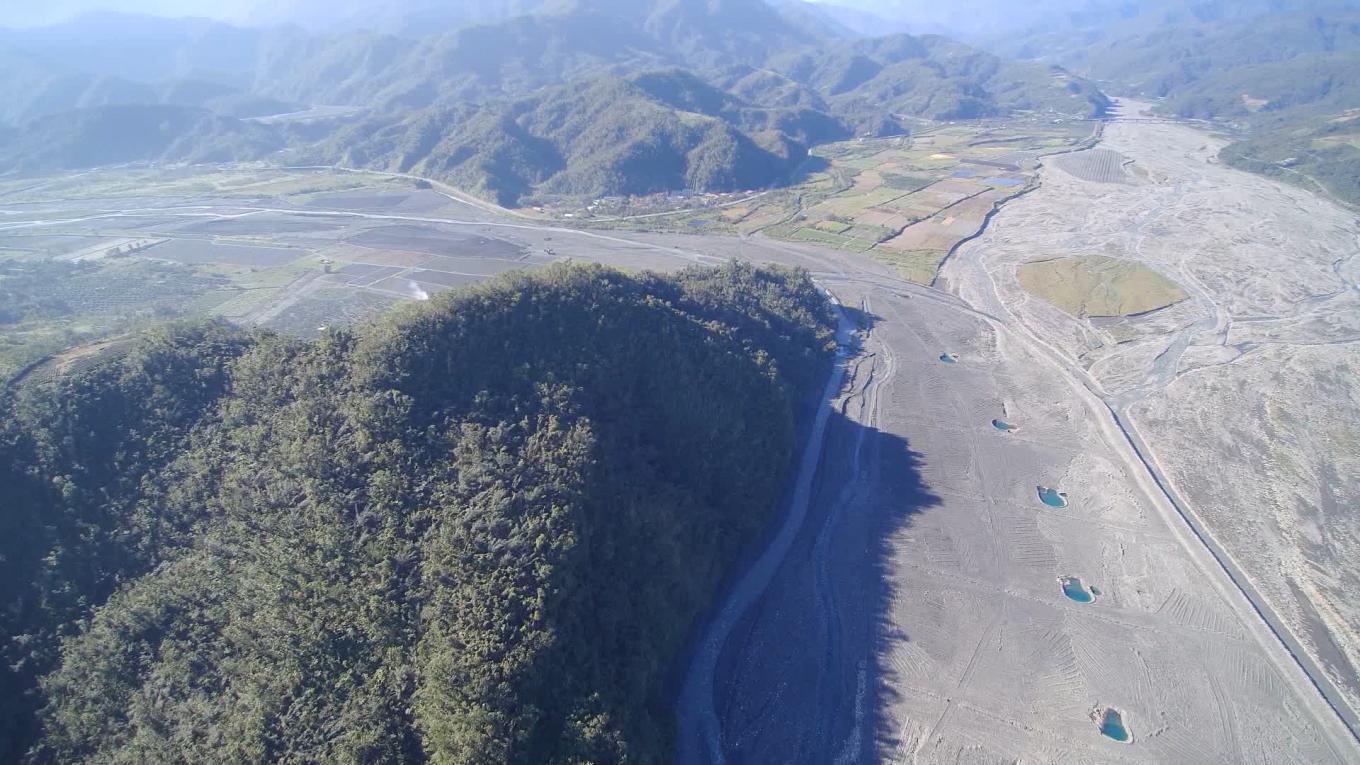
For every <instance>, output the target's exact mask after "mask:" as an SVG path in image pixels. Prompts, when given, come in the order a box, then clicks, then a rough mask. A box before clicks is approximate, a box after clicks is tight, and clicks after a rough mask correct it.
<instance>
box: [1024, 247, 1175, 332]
mask: <svg viewBox="0 0 1360 765" xmlns="http://www.w3.org/2000/svg"><path fill="white" fill-rule="evenodd" d="M1015 277H1016V280H1017V281H1018V282H1019V284H1020V286H1021V287H1022V288H1024V290H1025V291H1026V292H1028V293H1030V294H1031V295H1034V296H1035V297H1038V298H1040V299H1042V300H1045V301H1047V302H1049V303H1051V304H1053V305H1054V306H1056V307H1057V308H1059V309H1061V310H1062V311H1063V312H1064V313H1067V314H1070V315H1072V316H1103V317H1109V316H1137V315H1140V314H1145V313H1149V312H1151V311H1156V310H1158V309H1161V308H1166V307H1167V306H1169V305H1172V304H1174V303H1178V302H1180V301H1182V300H1184V299H1185V298H1186V294H1185V290H1183V289H1181V288H1180V286H1179V285H1177V284H1176V283H1175V282H1173V281H1171V280H1170V279H1168V278H1166V277H1165V276H1162V275H1161V274H1159V273H1157V272H1156V271H1154V270H1152V269H1151V268H1148V267H1147V266H1145V265H1143V264H1142V263H1139V262H1138V261H1136V260H1123V259H1118V258H1107V257H1103V256H1100V255H1086V256H1081V257H1069V258H1049V259H1047V260H1032V261H1030V262H1028V263H1022V264H1021V265H1020V266H1019V267H1018V268H1017V269H1016V274H1015Z"/></svg>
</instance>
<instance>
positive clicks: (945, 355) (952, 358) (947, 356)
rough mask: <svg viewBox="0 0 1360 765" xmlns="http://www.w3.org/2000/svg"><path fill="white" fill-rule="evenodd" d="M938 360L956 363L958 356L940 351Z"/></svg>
mask: <svg viewBox="0 0 1360 765" xmlns="http://www.w3.org/2000/svg"><path fill="white" fill-rule="evenodd" d="M940 361H943V362H944V363H946V364H957V363H959V357H958V356H957V355H955V354H953V353H941V354H940Z"/></svg>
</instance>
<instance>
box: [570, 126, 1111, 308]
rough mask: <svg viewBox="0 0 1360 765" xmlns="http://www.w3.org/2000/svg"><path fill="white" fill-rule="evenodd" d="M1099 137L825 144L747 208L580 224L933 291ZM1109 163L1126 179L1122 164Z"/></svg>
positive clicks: (963, 131) (1048, 133)
mask: <svg viewBox="0 0 1360 765" xmlns="http://www.w3.org/2000/svg"><path fill="white" fill-rule="evenodd" d="M1090 138H1091V134H1090V128H1089V126H1087V125H1086V124H1085V123H1074V124H1042V125H1038V124H1030V123H1019V124H1014V123H1013V124H966V125H941V126H937V127H933V128H929V129H927V130H923V131H921V132H919V133H916V134H914V135H912V136H909V137H897V138H885V139H861V140H855V141H845V142H842V143H834V144H827V145H825V146H821V147H818V148H817V149H815V150H814V152H813V153H814V160H815V161H814V163H810V165H815V164H816V163H821V169H820V170H818V171H816V172H814V173H812V174H811V175H809V176H808V178H807V179H806V180H805V181H804V182H802V183H800V184H797V185H795V186H792V187H790V188H787V189H780V190H776V191H770V192H766V193H764V194H761V195H757V196H752V197H751V198H749V199H747V200H742V201H740V203H739V204H735V205H724V206H722V207H716V208H703V207H701V208H700V209H688V210H682V211H677V212H675V213H673V214H655V213H653V214H648V215H646V216H637V217H634V218H627V217H623V218H618V217H615V218H600V219H592V218H591V216H590V214H589V211H588V210H587V211H584V212H574V213H572V221H573V222H574V223H576V224H586V225H592V226H596V225H603V226H607V227H610V228H627V229H635V228H644V229H647V230H658V229H660V230H670V231H675V232H684V233H729V234H743V235H753V234H759V235H762V236H768V237H772V238H775V239H783V240H785V241H790V242H801V243H809V244H817V245H821V246H824V247H834V248H836V249H839V250H845V251H848V252H855V253H864V254H867V255H869V256H870V257H872V258H874V259H876V260H878V261H880V262H882V263H885V264H887V265H890V266H892V267H894V268H895V269H896V270H897V271H898V273H899V274H900V275H901V276H902V277H903V278H905V279H909V280H911V281H913V282H917V283H921V284H928V283H930V282H932V281H933V280H934V279H935V274H936V272H937V271H938V270H939V266H940V264H941V263H942V262H943V261H944V260H945V258H947V257H948V255H949V253H950V252H951V251H952V250H953V249H954V248H955V247H957V246H958V245H959V243H960V242H963V241H966V240H967V239H969V238H971V237H973V236H975V235H976V234H977V233H978V231H979V230H981V228H982V226H983V224H984V223H985V222H986V218H987V216H988V214H990V213H991V211H992V210H993V209H994V207H995V206H996V204H997V203H999V202H1003V201H1005V200H1006V199H1009V198H1011V197H1013V196H1015V195H1017V194H1020V193H1022V192H1024V191H1025V190H1026V189H1028V188H1030V187H1031V185H1032V184H1033V182H1034V179H1035V175H1036V172H1037V170H1038V165H1039V162H1038V160H1039V158H1040V157H1042V156H1044V155H1046V154H1051V153H1053V152H1055V151H1066V150H1071V149H1072V148H1074V147H1078V146H1081V145H1083V143H1084V142H1086V141H1088V140H1089V139H1090ZM1086 153H1088V152H1083V153H1082V154H1086ZM1083 161H1090V160H1083ZM1100 161H1102V162H1105V161H1107V160H1104V159H1102V160H1100ZM1108 162H1109V163H1110V164H1111V166H1112V167H1113V169H1114V170H1117V171H1119V172H1121V173H1122V172H1123V170H1122V167H1121V166H1120V164H1119V162H1118V161H1115V160H1108ZM1107 172H1112V171H1107Z"/></svg>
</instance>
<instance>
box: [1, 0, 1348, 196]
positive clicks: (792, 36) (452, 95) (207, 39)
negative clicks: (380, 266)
mask: <svg viewBox="0 0 1360 765" xmlns="http://www.w3.org/2000/svg"><path fill="white" fill-rule="evenodd" d="M57 7H64V8H66V9H67V10H74V9H76V8H77V7H78V6H75V5H67V6H57ZM123 7H129V8H139V7H145V8H148V9H149V10H156V11H159V12H168V11H167V8H166V7H165V6H158V7H150V6H145V5H141V6H139V5H137V4H136V3H135V2H129V3H125V4H124V6H123ZM1358 8H1360V4H1357V3H1356V2H1354V1H1353V0H1350V1H1346V0H1302V1H1301V2H1290V3H1281V2H1277V1H1276V0H1247V1H1246V2H1226V0H1208V1H1207V2H1196V3H1187V2H1184V1H1183V0H1141V1H1137V2H1116V0H1055V1H1054V2H1046V3H1037V4H1030V5H1026V6H1023V7H1016V6H1014V5H1013V4H1011V3H1003V2H998V1H997V0H969V1H968V2H962V3H952V4H947V5H941V4H932V3H924V2H919V1H918V0H897V1H894V0H833V1H832V2H818V3H807V2H801V0H774V2H771V3H768V4H767V3H766V2H762V0H713V1H712V2H709V1H708V0H649V1H645V2H634V1H632V0H477V1H476V2H462V3H452V4H450V3H442V2H437V1H436V0H406V1H405V2H399V3H358V2H344V1H342V2H339V3H320V2H317V0H293V1H292V2H288V3H271V4H261V5H250V6H247V5H246V4H237V5H232V4H228V5H225V6H221V7H215V8H214V9H211V10H212V12H213V13H215V14H217V15H219V16H224V17H230V18H233V19H237V20H242V21H243V25H234V24H228V23H223V22H221V21H214V20H208V19H202V18H162V17H153V16H147V15H127V14H113V13H108V12H98V13H91V14H86V15H81V16H78V17H76V18H73V19H71V20H68V21H65V22H63V23H60V24H56V25H51V26H46V27H38V28H24V29H11V30H0V64H3V65H4V67H5V70H6V71H7V72H9V73H10V74H11V76H10V77H8V78H6V79H5V81H4V82H3V83H0V126H3V127H2V128H0V129H3V134H4V135H6V136H7V137H6V138H5V140H4V141H3V142H0V172H3V171H9V172H22V173H36V172H45V171H52V170H63V169H73V168H82V167H88V166H92V165H102V164H116V163H125V162H203V161H230V160H243V159H268V160H271V161H284V162H305V163H311V164H332V163H334V164H343V165H349V166H355V167H364V168H370V169H378V170H385V171H394V172H403V173H418V174H422V175H428V176H431V177H434V178H438V179H441V180H446V181H449V182H451V183H454V184H457V185H459V186H462V187H465V188H467V189H468V190H469V191H472V192H474V193H478V194H482V195H484V196H486V197H488V198H490V199H493V200H495V201H497V202H499V203H501V204H506V205H519V204H526V203H529V202H532V201H533V200H535V199H540V198H551V197H553V196H555V195H583V196H602V195H620V194H647V193H653V192H659V191H669V190H678V189H686V188H692V189H698V190H712V191H728V190H737V189H747V188H757V187H765V186H770V185H773V184H778V183H780V182H782V181H783V180H785V179H787V178H788V177H790V174H791V173H792V172H793V170H794V169H795V168H797V167H798V166H799V165H800V164H801V163H802V162H803V160H804V159H805V158H806V156H807V150H808V148H809V147H810V146H812V145H815V144H817V143H819V142H824V141H829V140H837V139H843V138H847V137H850V136H854V135H893V134H899V133H903V132H905V131H906V130H907V123H908V122H909V121H910V120H911V119H915V118H924V119H930V120H951V119H973V118H980V117H998V116H1005V115H1012V114H1016V113H1038V114H1051V115H1053V116H1055V117H1073V116H1089V115H1091V114H1097V113H1099V112H1100V111H1102V110H1103V108H1104V107H1105V105H1106V100H1105V96H1104V95H1103V94H1102V93H1101V92H1100V89H1099V88H1097V87H1096V85H1093V84H1092V81H1094V82H1098V83H1099V84H1100V88H1103V89H1104V90H1106V91H1108V92H1110V93H1112V94H1118V95H1125V94H1127V95H1134V96H1140V97H1148V98H1164V99H1165V101H1164V102H1163V103H1162V104H1161V105H1160V106H1159V108H1160V109H1161V110H1163V111H1164V112H1166V113H1168V114H1173V115H1176V116H1181V117H1193V118H1200V119H1214V120H1224V121H1229V122H1231V123H1233V124H1234V125H1236V127H1237V128H1238V129H1240V130H1242V131H1244V132H1243V137H1251V138H1253V139H1256V140H1259V139H1261V138H1262V137H1266V138H1267V140H1268V141H1269V142H1271V143H1272V146H1275V149H1276V150H1275V152H1274V153H1277V154H1280V155H1281V156H1280V157H1277V159H1291V158H1295V157H1294V156H1293V155H1295V154H1298V153H1299V152H1297V151H1293V150H1288V149H1284V148H1280V147H1279V146H1278V145H1282V144H1284V143H1289V142H1294V143H1297V141H1298V140H1302V139H1300V138H1299V137H1298V136H1295V137H1293V138H1291V137H1289V136H1286V135H1285V132H1287V130H1304V131H1305V133H1307V134H1308V135H1311V132H1309V131H1313V132H1315V131H1316V130H1318V129H1321V128H1320V127H1318V125H1314V124H1313V123H1314V122H1316V121H1317V120H1320V119H1324V118H1330V117H1333V116H1336V115H1337V114H1338V113H1339V112H1341V111H1343V110H1344V109H1345V108H1349V107H1348V105H1350V104H1354V103H1357V102H1358V101H1357V95H1360V84H1357V82H1356V77H1355V75H1354V72H1356V71H1360V45H1357V43H1358V42H1360V34H1357V31H1356V30H1357V29H1360V10H1358ZM28 15H29V16H32V14H31V13H30V14H28ZM0 18H8V19H9V20H10V21H19V22H22V21H23V19H24V18H25V16H24V15H21V14H18V13H16V12H9V15H8V16H5V17H0ZM904 30H909V31H911V32H916V33H927V34H923V35H921V36H913V35H909V34H901V32H903V31H904ZM935 32H944V33H947V34H949V35H952V36H955V37H957V38H961V39H964V40H967V41H968V42H967V43H965V42H957V41H955V40H953V39H949V38H946V37H943V36H938V35H935V34H931V33H935ZM888 33H890V34H888ZM882 34H888V36H886V37H878V36H875V35H882ZM988 50H991V51H995V54H994V53H990V52H987V51H988ZM1055 67H1058V68H1055ZM1068 72H1070V73H1071V74H1074V75H1076V76H1067V75H1066V73H1068ZM1082 77H1088V78H1090V81H1088V80H1086V79H1082ZM616 103H617V104H622V105H626V106H624V107H622V108H610V105H611V104H616ZM112 106H121V107H133V106H135V107H138V108H121V109H109V108H107V107H112ZM151 106H155V107H157V110H155V111H151V110H148V109H147V107H151ZM316 106H327V107H337V106H339V107H346V108H345V109H344V110H341V111H340V114H341V115H342V116H337V115H336V114H334V113H328V115H327V116H326V118H325V119H321V118H317V119H309V120H306V121H293V120H279V121H270V122H269V124H264V123H260V122H258V121H254V120H255V118H260V117H265V116H269V115H278V114H283V113H288V112H302V111H305V110H307V109H309V108H311V107H316ZM73 110H87V111H81V112H77V113H73V114H71V115H69V116H60V117H59V116H55V115H62V114H63V113H65V112H69V111H73ZM88 110H93V111H88ZM568 114H569V118H568ZM1328 129H1329V130H1334V129H1333V128H1328ZM94 131H98V135H100V136H108V137H111V140H109V141H107V142H101V141H96V140H94V138H95V135H96V134H95V132H94ZM133 133H135V134H136V135H135V136H131V135H130V134H133ZM1272 135H1273V136H1274V137H1273V138H1272V137H1270V136H1272ZM1305 137H1306V136H1305ZM1312 141H1313V138H1307V140H1305V141H1304V143H1309V142H1312ZM105 143H107V145H108V147H109V148H108V151H103V150H101V149H99V148H98V147H100V146H102V145H105ZM1340 143H1341V144H1342V146H1341V147H1340V148H1337V149H1336V152H1340V153H1342V154H1346V155H1347V156H1338V157H1331V158H1330V159H1328V160H1327V162H1317V163H1314V164H1317V165H1319V166H1321V165H1326V164H1332V165H1335V164H1337V163H1338V162H1339V163H1341V164H1343V165H1344V164H1345V163H1346V162H1348V161H1349V151H1350V150H1351V149H1353V148H1354V147H1351V146H1349V145H1347V142H1345V141H1341V142H1340ZM90 145H93V146H94V147H95V149H93V150H92V149H91V148H90ZM1291 145H1292V144H1291ZM1310 145H1311V144H1310ZM1328 150H1329V151H1330V148H1328ZM1334 153H1335V152H1334ZM1329 156H1330V155H1329ZM1244 166H1248V165H1244ZM1253 167H1254V169H1260V168H1259V167H1256V166H1253Z"/></svg>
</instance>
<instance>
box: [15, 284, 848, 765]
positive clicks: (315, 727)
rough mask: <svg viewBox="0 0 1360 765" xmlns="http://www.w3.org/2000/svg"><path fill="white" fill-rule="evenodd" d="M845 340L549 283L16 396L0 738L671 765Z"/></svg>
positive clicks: (802, 325) (773, 319)
mask: <svg viewBox="0 0 1360 765" xmlns="http://www.w3.org/2000/svg"><path fill="white" fill-rule="evenodd" d="M830 332H831V317H830V316H829V313H828V307H827V305H826V303H825V301H824V299H823V298H822V296H821V295H820V294H819V293H818V291H817V290H816V289H815V287H814V285H813V284H812V283H811V281H810V280H809V279H808V278H807V277H806V275H802V274H797V273H792V272H783V271H761V270H755V269H752V268H750V267H743V266H735V265H734V266H729V267H726V268H724V269H722V270H718V271H709V270H696V271H689V272H684V273H681V274H678V275H676V276H672V277H660V276H652V275H640V276H637V277H628V276H624V275H622V274H620V273H617V272H613V271H609V270H606V269H602V268H598V267H570V266H563V267H557V268H554V269H551V270H549V271H547V272H545V273H543V274H540V275H538V276H527V275H517V276H511V277H507V278H504V279H502V280H501V281H499V282H496V283H492V284H489V285H486V286H482V287H479V288H476V289H472V290H468V291H464V292H460V293H457V294H453V295H451V296H446V297H441V298H437V299H435V300H433V301H431V302H430V303H428V304H423V305H421V306H419V307H416V308H413V309H411V310H409V311H407V312H406V313H404V314H402V315H399V316H398V317H395V318H393V319H391V320H389V321H386V322H384V323H382V324H379V325H376V326H372V327H369V328H367V329H363V330H360V331H358V332H356V333H353V334H350V333H332V334H329V335H327V336H326V337H324V338H322V339H321V340H318V341H316V342H314V343H310V344H302V343H296V342H291V341H286V340H283V339H279V338H275V337H267V336H262V337H240V336H235V335H231V334H230V333H226V334H223V332H222V331H219V330H208V331H206V332H204V331H198V330H194V331H188V332H185V331H181V332H179V333H176V334H172V335H169V336H162V337H158V338H152V339H150V340H147V341H143V342H142V343H141V344H139V345H138V346H137V349H136V350H134V351H132V352H131V353H130V354H129V355H126V356H124V357H121V358H117V359H112V360H108V361H105V362H102V363H99V364H96V365H94V366H93V367H92V368H90V369H87V370H85V371H83V372H78V373H76V376H75V377H63V376H58V377H57V378H55V379H54V380H52V381H49V382H38V381H35V382H32V383H26V384H25V386H24V387H23V389H22V390H21V392H20V393H19V394H18V397H17V400H16V401H11V402H6V415H7V416H6V417H4V418H3V419H0V422H2V423H4V424H3V426H2V427H0V436H3V437H0V451H3V452H4V456H5V457H6V459H5V460H4V461H3V463H0V469H4V470H8V471H10V473H11V475H9V476H7V477H8V478H10V479H12V480H14V481H15V483H12V484H9V485H11V486H15V487H18V491H16V492H15V493H13V494H10V495H7V496H8V497H9V498H10V499H9V505H8V506H7V508H6V512H5V513H4V514H3V515H0V518H3V522H4V523H5V524H7V527H6V531H8V532H10V533H7V534H6V535H4V536H3V537H0V553H2V554H0V565H3V566H4V567H5V568H4V570H3V573H4V574H6V580H7V581H8V582H10V583H11V585H12V586H11V588H9V589H8V590H7V592H9V593H11V594H10V595H7V596H6V598H7V602H6V603H5V604H4V605H5V607H4V608H3V609H0V619H2V620H4V621H3V622H0V627H3V629H0V634H3V635H5V636H6V637H7V641H6V645H5V646H4V650H5V652H6V658H7V659H8V661H7V662H6V663H5V666H6V667H18V668H20V669H21V672H19V673H17V674H10V675H6V676H5V679H6V683H7V686H8V687H7V690H9V691H10V693H8V694H6V695H5V696H4V701H3V703H4V704H6V708H5V709H4V712H5V719H7V720H9V721H10V724H11V725H12V726H14V727H12V728H11V731H15V730H16V729H17V730H18V731H19V732H22V733H27V734H31V733H32V732H33V728H32V718H31V716H30V715H31V714H32V710H33V709H35V708H36V707H37V706H39V705H40V704H42V703H46V704H47V708H46V712H45V713H44V715H43V718H42V719H43V722H44V724H45V735H44V736H43V737H42V738H41V740H40V741H39V742H38V743H39V746H38V749H37V750H36V751H37V752H38V756H37V757H36V758H35V760H36V761H60V762H129V763H131V762H205V761H226V760H246V761H263V762H276V761H310V762H369V763H383V762H390V763H412V762H441V763H523V762H578V761H592V762H603V761H609V762H620V761H626V762H660V761H664V760H665V759H666V758H667V757H668V756H669V755H670V751H671V749H670V746H671V738H672V733H671V711H670V700H669V696H668V691H667V686H666V677H667V672H668V670H669V669H670V667H671V663H672V661H673V660H674V659H675V658H676V656H677V653H678V651H679V650H680V649H681V647H682V645H683V643H684V641H685V640H686V638H687V636H688V634H689V632H690V630H691V629H692V626H693V622H694V620H695V619H696V617H697V616H698V615H699V614H700V611H701V610H702V609H703V608H704V607H705V604H706V603H708V602H710V598H711V597H712V595H713V591H714V589H715V588H716V586H717V583H718V581H719V579H720V577H722V576H723V574H724V572H725V571H726V570H727V568H728V566H730V565H731V563H732V561H733V560H734V559H735V557H736V556H737V554H738V553H739V552H740V551H741V549H742V547H743V546H744V545H745V544H747V543H748V542H750V541H752V540H753V539H754V537H755V536H756V535H757V534H758V533H759V532H760V530H761V529H762V527H763V526H764V524H765V523H766V521H767V520H768V519H769V517H770V513H771V512H772V511H773V509H774V507H775V505H776V503H777V502H778V500H779V497H780V494H781V492H782V489H783V486H784V482H785V480H786V476H787V474H788V471H789V469H790V468H791V466H792V454H793V448H794V427H793V416H794V414H793V412H794V406H795V402H797V401H799V400H801V399H803V398H804V397H805V396H807V395H808V394H809V393H810V392H812V391H814V390H815V389H817V387H818V385H817V381H818V380H819V379H820V378H821V376H822V374H823V373H824V371H825V364H826V363H827V361H828V344H829V342H830ZM75 433H79V434H82V435H81V438H80V439H78V440H77V441H74V442H73V441H72V440H71V438H70V436H71V434H75ZM13 585H17V586H13ZM58 642H59V643H60V651H59V652H58V651H57V645H58ZM38 675H45V677H44V679H43V680H42V683H41V686H40V694H41V695H39V696H36V697H34V696H28V697H26V696H25V695H23V694H24V692H25V691H28V692H30V693H31V692H33V690H34V689H33V688H32V686H31V685H28V686H26V683H31V681H32V678H33V677H34V676H38ZM25 722H27V724H25ZM7 740H8V741H18V740H21V739H17V738H7ZM13 754H14V749H13V748H12V747H11V750H10V752H8V753H7V755H8V756H7V757H6V759H9V760H11V761H12V758H13Z"/></svg>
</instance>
